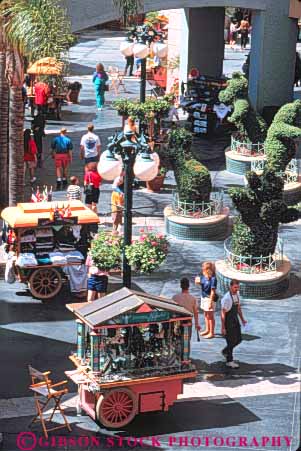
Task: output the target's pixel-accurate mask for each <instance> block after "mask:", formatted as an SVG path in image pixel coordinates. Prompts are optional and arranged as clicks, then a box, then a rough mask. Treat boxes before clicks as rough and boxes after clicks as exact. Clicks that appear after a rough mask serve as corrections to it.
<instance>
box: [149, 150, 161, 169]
mask: <svg viewBox="0 0 301 451" xmlns="http://www.w3.org/2000/svg"><path fill="white" fill-rule="evenodd" d="M151 157H152V159H153V160H154V161H155V162H156V165H157V166H158V167H159V164H160V157H159V155H158V154H157V152H153V153H151Z"/></svg>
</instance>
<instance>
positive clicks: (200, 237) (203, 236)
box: [164, 205, 229, 241]
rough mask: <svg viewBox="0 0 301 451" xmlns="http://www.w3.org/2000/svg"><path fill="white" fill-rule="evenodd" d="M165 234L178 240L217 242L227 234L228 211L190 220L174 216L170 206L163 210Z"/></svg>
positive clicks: (226, 209) (225, 209) (224, 210)
mask: <svg viewBox="0 0 301 451" xmlns="http://www.w3.org/2000/svg"><path fill="white" fill-rule="evenodd" d="M164 218H165V230H166V233H167V234H168V235H170V236H172V237H173V238H176V239H178V240H187V241H188V240H189V241H217V240H223V239H225V237H226V236H227V235H228V234H229V209H228V208H224V209H223V212H222V214H219V215H213V216H207V217H203V218H190V217H184V216H178V215H176V214H175V212H174V210H173V209H172V206H171V205H168V206H167V207H166V208H165V209H164Z"/></svg>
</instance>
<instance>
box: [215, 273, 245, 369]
mask: <svg viewBox="0 0 301 451" xmlns="http://www.w3.org/2000/svg"><path fill="white" fill-rule="evenodd" d="M238 290H239V282H238V281H237V280H235V279H233V280H231V282H230V290H229V291H228V292H227V293H226V294H225V296H224V297H223V298H222V300H221V306H222V311H221V320H222V335H224V336H225V338H226V341H227V346H226V347H225V348H224V349H223V350H222V354H223V356H224V357H225V358H226V361H227V363H226V365H227V366H228V367H230V368H239V365H238V363H236V362H234V361H233V349H234V348H235V346H237V345H239V343H240V342H241V328H240V322H239V319H238V317H239V318H240V320H241V322H242V324H243V325H244V326H245V325H246V324H247V321H246V320H245V319H244V317H243V314H242V310H241V305H240V299H239V294H238Z"/></svg>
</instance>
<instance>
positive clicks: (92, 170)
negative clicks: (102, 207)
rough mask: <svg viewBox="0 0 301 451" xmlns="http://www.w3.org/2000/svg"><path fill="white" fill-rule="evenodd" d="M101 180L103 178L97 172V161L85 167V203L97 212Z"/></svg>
mask: <svg viewBox="0 0 301 451" xmlns="http://www.w3.org/2000/svg"><path fill="white" fill-rule="evenodd" d="M101 181H102V179H101V177H100V175H99V174H98V172H97V163H95V162H91V163H88V164H87V165H86V167H85V177H84V189H85V194H86V198H85V203H86V204H87V206H88V207H89V208H90V209H91V210H92V211H95V213H97V204H98V200H99V187H100V184H101Z"/></svg>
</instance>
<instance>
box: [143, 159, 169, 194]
mask: <svg viewBox="0 0 301 451" xmlns="http://www.w3.org/2000/svg"><path fill="white" fill-rule="evenodd" d="M166 173H167V169H166V168H165V167H164V166H159V169H158V174H157V176H156V177H155V178H154V179H153V180H149V181H148V182H146V188H147V190H148V191H150V192H152V193H158V192H159V191H160V190H161V188H163V185H164V180H165V176H166Z"/></svg>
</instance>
